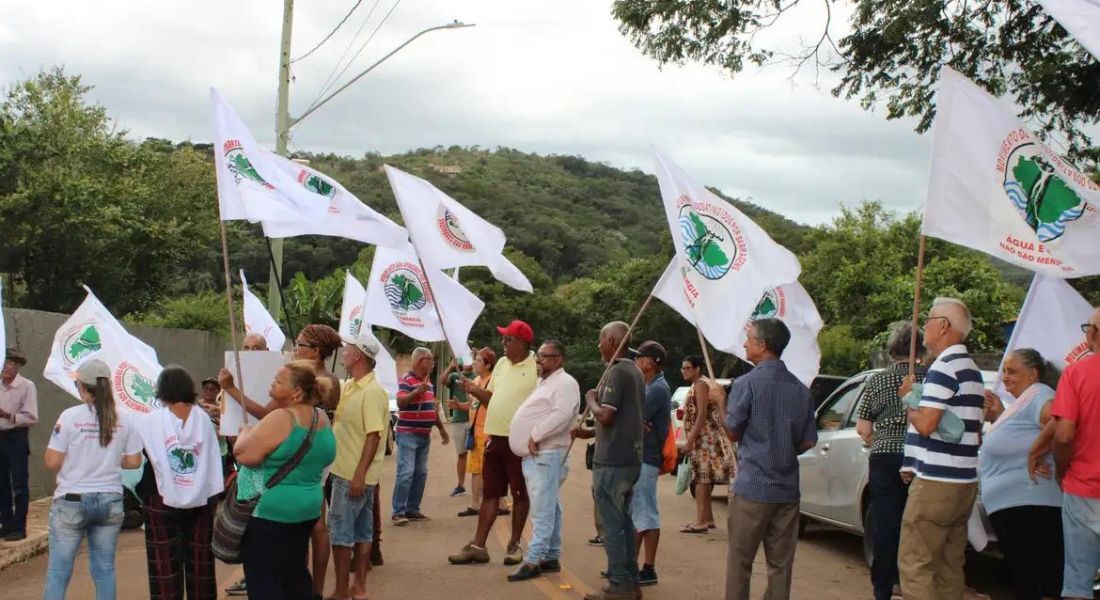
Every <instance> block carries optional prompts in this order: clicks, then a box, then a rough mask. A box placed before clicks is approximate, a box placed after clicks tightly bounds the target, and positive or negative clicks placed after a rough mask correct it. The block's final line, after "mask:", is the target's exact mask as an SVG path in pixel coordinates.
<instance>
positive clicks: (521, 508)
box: [447, 320, 546, 571]
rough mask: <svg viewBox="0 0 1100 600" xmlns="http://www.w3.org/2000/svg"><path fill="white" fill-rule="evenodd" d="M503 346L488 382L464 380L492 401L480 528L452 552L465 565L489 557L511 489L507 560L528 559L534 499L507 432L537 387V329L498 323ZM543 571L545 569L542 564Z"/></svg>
mask: <svg viewBox="0 0 1100 600" xmlns="http://www.w3.org/2000/svg"><path fill="white" fill-rule="evenodd" d="M497 332H499V333H500V336H501V338H500V339H501V344H502V345H503V346H504V357H503V358H501V359H500V360H498V361H497V364H496V366H495V367H493V374H492V376H491V378H490V379H489V387H488V388H484V389H483V388H481V387H478V386H477V385H475V384H474V383H473V382H471V381H470V380H468V379H463V380H462V381H461V383H460V385H461V386H462V389H463V390H465V391H466V393H467V394H469V395H471V396H473V397H475V398H477V399H478V400H479V401H480V402H481V403H482V404H487V405H488V406H489V410H488V411H487V412H486V414H485V434H486V435H488V436H489V441H488V442H487V443H486V445H485V458H484V459H483V463H482V467H481V469H482V471H481V477H482V479H483V480H484V483H483V488H482V500H481V507H480V509H481V510H480V512H479V513H478V517H477V532H476V533H475V534H474V539H473V541H471V542H470V543H469V544H466V545H465V546H463V547H462V550H461V551H460V552H459V553H458V554H454V555H451V556H449V557H448V558H447V560H449V561H450V562H451V563H452V564H456V565H462V564H468V563H473V562H478V563H485V562H489V551H488V550H486V548H485V542H486V540H488V539H489V531H490V530H491V529H492V527H493V523H494V522H495V521H496V518H497V509H498V508H499V499H500V498H502V497H503V496H505V495H506V494H507V493H508V489H509V488H511V490H512V505H513V506H512V537H511V539H510V540H509V542H508V548H507V550H506V556H505V557H504V564H505V565H518V564H520V563H522V562H523V549H522V548H521V547H520V545H519V540H520V536H521V535H522V534H523V527H524V524H525V523H526V522H527V513H528V510H529V509H530V506H531V503H530V500H529V499H528V497H527V484H526V482H525V481H524V479H523V461H522V459H521V458H520V457H519V456H516V454H515V453H514V452H512V448H511V446H510V445H509V440H508V434H509V431H510V429H511V426H512V418H513V417H514V416H515V414H516V411H517V410H519V407H520V405H521V404H523V401H524V400H526V399H527V397H528V396H530V395H531V392H533V391H535V386H536V385H537V384H538V375H537V369H536V365H535V355H534V353H533V352H531V344H532V343H533V342H534V341H535V332H534V330H532V329H531V326H530V325H528V324H527V323H524V322H523V321H519V320H516V321H512V322H511V323H509V324H508V326H507V327H497ZM543 570H544V571H545V570H546V569H543Z"/></svg>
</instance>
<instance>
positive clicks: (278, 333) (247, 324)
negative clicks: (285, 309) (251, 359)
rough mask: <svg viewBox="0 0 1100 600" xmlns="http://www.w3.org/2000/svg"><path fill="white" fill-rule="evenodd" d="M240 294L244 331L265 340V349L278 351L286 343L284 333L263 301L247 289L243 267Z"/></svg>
mask: <svg viewBox="0 0 1100 600" xmlns="http://www.w3.org/2000/svg"><path fill="white" fill-rule="evenodd" d="M241 295H242V297H243V300H242V302H241V304H243V305H244V306H243V309H242V311H243V313H244V331H245V333H256V334H259V335H262V336H263V337H264V339H265V340H267V349H268V350H272V351H275V352H280V351H282V349H283V345H284V344H286V334H285V333H283V330H282V329H279V323H277V322H276V321H275V319H274V318H273V317H272V316H271V313H269V312H267V308H266V307H264V303H263V302H260V299H259V298H257V297H256V294H253V293H252V290H250V289H248V280H247V279H245V278H244V269H241Z"/></svg>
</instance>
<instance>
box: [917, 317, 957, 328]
mask: <svg viewBox="0 0 1100 600" xmlns="http://www.w3.org/2000/svg"><path fill="white" fill-rule="evenodd" d="M936 319H943V322H944V323H947V326H948V327H950V326H951V319H948V318H947V317H928V318H926V319H925V320H924V325H922V326H921V329H927V328H928V324H929V323H931V322H932V321H935V320H936Z"/></svg>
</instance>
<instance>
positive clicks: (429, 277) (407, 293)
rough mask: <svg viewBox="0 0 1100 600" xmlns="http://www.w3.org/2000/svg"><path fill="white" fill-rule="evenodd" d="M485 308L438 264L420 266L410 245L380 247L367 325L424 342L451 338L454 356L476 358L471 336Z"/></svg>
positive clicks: (366, 313)
mask: <svg viewBox="0 0 1100 600" xmlns="http://www.w3.org/2000/svg"><path fill="white" fill-rule="evenodd" d="M484 308H485V303H484V302H482V301H481V299H479V298H478V297H477V296H475V295H474V294H473V293H471V292H470V290H467V289H466V288H465V287H464V286H463V285H462V284H461V283H458V282H457V281H455V280H453V279H451V278H450V277H448V276H447V275H446V274H444V273H443V272H442V271H439V270H437V269H433V268H431V267H427V270H426V271H425V270H424V269H423V268H421V265H420V261H419V260H417V257H416V251H415V250H413V248H412V246H411V245H409V244H405V247H404V248H403V249H398V248H389V247H382V246H379V247H378V248H376V249H375V252H374V262H373V263H372V264H371V272H370V280H368V282H367V302H366V306H365V308H364V309H363V315H364V317H363V323H364V325H365V324H366V323H370V324H372V325H377V326H379V327H386V328H388V329H394V330H397V331H400V332H401V333H403V334H405V335H407V336H409V337H411V338H413V339H414V340H420V341H422V342H439V341H443V340H444V339H446V340H448V341H450V343H451V350H452V351H453V352H454V353H455V356H459V357H462V359H463V360H464V361H466V360H471V361H472V359H471V358H470V357H471V352H470V346H469V344H468V343H467V341H468V340H469V337H470V330H471V329H473V326H474V322H475V321H477V318H478V316H479V315H480V314H481V311H482V310H483V309H484ZM437 309H438V313H439V315H442V318H443V323H442V325H441V324H440V317H439V316H438V315H437V313H436V310H437ZM444 327H445V328H446V335H444ZM464 364H465V363H464Z"/></svg>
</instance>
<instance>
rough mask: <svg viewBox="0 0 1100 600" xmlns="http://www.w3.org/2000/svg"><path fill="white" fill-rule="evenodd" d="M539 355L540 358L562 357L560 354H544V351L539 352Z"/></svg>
mask: <svg viewBox="0 0 1100 600" xmlns="http://www.w3.org/2000/svg"><path fill="white" fill-rule="evenodd" d="M538 357H539V358H561V355H560V354H544V353H542V352H539V353H538Z"/></svg>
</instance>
